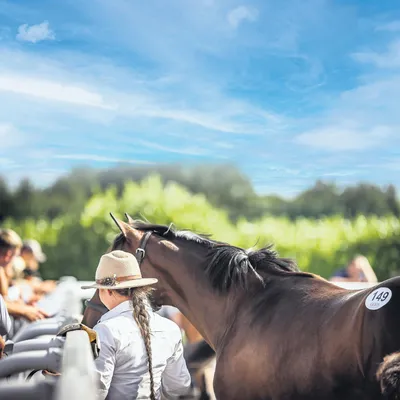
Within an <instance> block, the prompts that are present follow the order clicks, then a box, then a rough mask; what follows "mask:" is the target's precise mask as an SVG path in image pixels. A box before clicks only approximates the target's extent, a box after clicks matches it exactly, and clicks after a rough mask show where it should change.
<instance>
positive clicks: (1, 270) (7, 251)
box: [0, 229, 48, 321]
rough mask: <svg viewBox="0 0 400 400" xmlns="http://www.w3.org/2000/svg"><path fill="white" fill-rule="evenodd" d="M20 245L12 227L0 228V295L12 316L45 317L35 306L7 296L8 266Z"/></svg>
mask: <svg viewBox="0 0 400 400" xmlns="http://www.w3.org/2000/svg"><path fill="white" fill-rule="evenodd" d="M21 247H22V240H21V238H20V237H19V235H18V234H17V233H16V232H14V231H13V230H12V229H0V295H2V297H3V298H4V301H5V303H6V306H7V310H8V313H9V314H10V315H11V316H12V317H16V318H26V319H28V320H29V321H36V320H38V319H44V318H47V317H48V315H47V314H46V313H45V312H44V311H42V310H40V309H38V308H37V307H33V306H30V305H27V304H24V303H23V302H21V301H19V300H17V301H16V300H12V299H10V298H9V295H8V287H9V280H10V277H9V274H10V272H9V271H10V270H9V268H10V265H12V264H13V261H14V259H15V257H17V256H18V254H19V252H20V249H21Z"/></svg>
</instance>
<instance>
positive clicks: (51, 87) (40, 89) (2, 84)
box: [0, 72, 115, 109]
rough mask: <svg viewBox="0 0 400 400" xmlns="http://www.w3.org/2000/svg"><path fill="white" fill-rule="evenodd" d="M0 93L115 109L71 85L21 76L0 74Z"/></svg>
mask: <svg viewBox="0 0 400 400" xmlns="http://www.w3.org/2000/svg"><path fill="white" fill-rule="evenodd" d="M0 91H7V92H13V93H19V94H24V95H29V96H34V97H38V98H42V99H46V100H55V101H61V102H67V103H72V104H78V105H86V106H91V107H99V108H105V109H107V108H108V109H114V108H115V106H111V105H107V104H105V102H104V99H103V97H102V96H101V95H100V94H99V93H96V92H93V91H90V90H87V89H83V88H81V87H79V86H75V85H74V84H73V83H65V84H64V83H60V82H54V81H51V80H46V79H39V78H35V77H30V76H27V75H22V74H20V75H17V74H15V75H11V74H2V73H1V72H0Z"/></svg>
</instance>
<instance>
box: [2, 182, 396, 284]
mask: <svg viewBox="0 0 400 400" xmlns="http://www.w3.org/2000/svg"><path fill="white" fill-rule="evenodd" d="M116 193H117V191H116V189H115V188H113V187H111V188H109V189H108V190H107V191H105V192H98V193H97V194H95V195H94V196H93V197H92V198H90V199H89V201H88V202H87V203H86V205H85V208H84V209H83V210H82V212H81V213H80V214H79V215H74V214H71V215H67V216H64V217H62V218H58V219H56V220H53V221H46V220H40V221H34V220H25V221H24V222H23V223H18V224H17V223H15V222H14V221H11V220H7V221H6V222H5V225H6V226H8V227H11V228H13V229H15V230H16V231H17V232H18V233H19V234H20V235H21V236H22V237H23V238H28V237H29V238H36V239H37V240H39V241H40V242H41V243H42V245H43V248H44V251H45V252H46V253H47V255H48V261H47V262H46V263H45V264H44V265H43V266H42V271H43V275H44V276H45V277H47V278H58V277H60V276H63V275H74V276H76V277H77V278H78V279H83V280H86V279H92V278H93V275H94V271H95V269H96V266H97V263H98V259H99V257H100V255H101V254H102V253H103V252H105V251H106V249H107V248H108V246H109V245H110V243H111V241H112V239H113V238H114V237H115V235H116V234H117V233H118V229H117V228H116V226H115V225H114V223H113V221H112V219H111V218H110V216H109V213H110V212H113V213H114V214H116V215H118V216H119V217H121V218H122V217H123V215H124V213H125V212H127V213H129V214H130V215H131V216H132V217H145V218H147V219H148V220H149V221H151V222H155V223H162V224H170V223H171V222H173V223H174V225H175V226H176V227H178V228H188V229H191V230H194V231H196V232H199V233H211V234H212V235H213V237H214V238H215V239H218V240H222V241H227V242H229V243H231V244H233V245H237V246H241V247H244V248H250V247H253V246H254V247H260V246H264V245H266V244H269V243H273V244H274V245H275V248H276V250H277V251H278V252H279V253H280V255H281V256H285V257H293V258H295V259H296V260H297V262H298V265H299V267H300V268H301V269H302V270H308V271H311V272H314V273H317V274H319V275H321V276H323V277H329V276H330V275H331V273H332V272H333V271H334V270H335V269H337V268H340V267H342V266H343V265H345V264H346V263H347V262H348V260H349V259H350V258H352V257H353V256H354V255H355V254H356V253H362V254H364V255H365V256H367V257H368V259H369V260H370V262H371V264H372V266H373V268H374V269H375V271H376V273H377V275H378V278H379V279H380V280H383V279H386V278H388V277H390V276H393V275H394V274H397V271H398V263H397V260H399V259H400V257H399V256H400V222H399V219H398V218H396V217H385V218H377V217H371V218H365V217H363V216H360V217H358V218H357V219H355V220H351V221H350V220H346V219H343V218H342V217H339V216H336V217H330V218H324V219H321V220H307V219H298V220H296V221H295V222H293V221H290V220H288V219H286V218H276V217H270V216H265V217H264V218H262V219H261V220H259V221H257V222H249V221H246V220H245V219H243V218H242V219H239V220H238V222H237V223H236V224H233V223H232V222H231V221H230V220H229V218H228V215H227V212H226V211H225V210H222V209H217V208H214V207H213V206H212V205H211V204H210V203H209V202H208V201H207V199H206V198H205V196H203V195H201V194H198V195H193V194H191V193H189V192H188V191H187V190H186V189H185V188H184V187H183V186H180V185H178V184H176V183H168V184H166V185H165V186H164V185H163V184H162V182H161V179H160V178H159V177H158V176H151V177H149V178H147V179H145V180H143V181H142V182H141V183H134V182H130V183H127V184H126V185H125V188H124V190H123V193H122V195H121V196H120V197H118V196H117V194H116Z"/></svg>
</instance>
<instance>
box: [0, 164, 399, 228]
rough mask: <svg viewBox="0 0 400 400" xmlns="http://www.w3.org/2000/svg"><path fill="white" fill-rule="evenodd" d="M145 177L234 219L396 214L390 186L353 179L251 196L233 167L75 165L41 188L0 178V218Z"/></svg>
mask: <svg viewBox="0 0 400 400" xmlns="http://www.w3.org/2000/svg"><path fill="white" fill-rule="evenodd" d="M151 175H158V176H159V177H160V179H161V182H162V184H163V185H165V184H169V183H177V184H179V185H181V186H184V187H185V188H186V189H187V190H188V191H189V192H191V193H193V194H196V195H204V196H205V197H206V198H207V200H208V201H209V202H210V203H211V204H212V205H213V206H214V207H217V208H219V209H224V210H225V211H226V213H227V215H228V217H229V219H230V220H231V221H233V222H234V223H236V222H237V221H238V219H240V218H241V217H244V218H246V219H248V220H258V219H260V218H262V217H263V216H265V215H266V214H268V215H275V216H286V217H288V218H290V219H292V220H295V219H297V218H298V217H306V218H313V219H315V218H322V217H325V216H334V215H338V214H340V215H342V216H344V217H346V218H354V217H356V216H357V215H360V214H363V215H377V216H386V215H394V216H397V217H398V216H400V209H399V203H398V200H397V197H396V190H395V188H394V186H393V185H389V186H388V187H387V188H380V187H378V186H375V185H370V184H366V183H359V184H357V185H355V186H351V187H346V188H344V189H339V188H338V187H337V186H336V185H335V184H333V183H327V182H321V181H317V182H316V184H315V185H314V186H313V187H311V188H309V189H307V190H305V191H303V192H302V193H300V194H299V195H298V196H296V197H295V198H294V199H291V200H285V199H282V198H281V197H279V196H277V195H273V196H272V195H268V196H262V195H258V194H256V193H255V191H254V189H253V186H252V184H251V182H250V180H249V178H248V177H246V176H245V175H243V174H242V173H241V172H240V171H239V170H238V169H237V168H236V167H235V166H233V165H229V164H223V165H208V164H207V165H192V166H188V165H185V166H182V165H175V164H165V165H154V166H153V165H152V166H146V167H137V166H131V165H130V166H119V167H116V168H113V169H109V170H96V169H89V168H79V169H75V170H72V171H71V172H70V173H69V174H68V175H66V176H63V177H61V178H59V179H58V180H57V181H56V182H55V183H54V184H53V185H51V186H50V187H48V188H46V189H36V188H34V187H33V186H32V184H31V183H30V182H29V181H28V180H24V181H22V182H21V183H20V184H19V186H18V187H17V189H16V190H15V191H14V192H12V191H11V190H10V189H9V188H8V187H7V185H6V183H5V181H4V180H2V179H1V178H0V222H1V221H2V220H4V219H6V218H13V219H16V220H23V219H25V218H29V217H33V218H35V219H40V218H49V219H53V218H56V217H62V216H64V215H67V214H68V215H71V214H79V213H80V212H81V210H82V209H83V207H84V206H85V204H86V202H87V201H88V199H89V198H91V196H93V195H94V194H95V193H97V192H99V191H100V192H102V191H105V190H107V189H108V188H114V189H113V190H115V191H116V194H117V195H118V196H120V195H121V194H122V192H123V191H124V190H125V189H124V188H125V184H126V183H128V182H136V184H139V182H141V181H143V179H145V178H147V177H149V176H151Z"/></svg>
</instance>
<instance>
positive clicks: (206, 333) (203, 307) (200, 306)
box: [157, 258, 231, 348]
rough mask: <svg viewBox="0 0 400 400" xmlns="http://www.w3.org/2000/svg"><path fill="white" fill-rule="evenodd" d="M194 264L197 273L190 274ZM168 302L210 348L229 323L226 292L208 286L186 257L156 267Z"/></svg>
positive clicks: (215, 344)
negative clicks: (168, 264) (182, 260)
mask: <svg viewBox="0 0 400 400" xmlns="http://www.w3.org/2000/svg"><path fill="white" fill-rule="evenodd" d="M194 268H196V271H197V273H195V274H193V269H194ZM157 272H158V273H157V275H158V276H157V277H158V278H159V280H160V281H161V282H162V284H163V288H164V290H165V291H166V295H167V298H168V300H169V301H168V305H172V306H175V307H176V308H178V309H179V310H180V311H181V312H182V314H183V315H184V316H185V317H186V318H187V319H188V320H189V321H190V323H191V324H193V326H194V327H195V328H196V329H197V330H198V331H199V332H200V334H201V335H202V336H203V338H204V339H205V340H206V341H207V342H208V343H209V344H210V345H211V346H212V347H214V348H216V347H217V346H218V343H219V342H220V339H221V338H222V337H223V336H224V335H225V332H226V329H227V327H228V326H229V324H230V315H231V310H230V303H229V301H228V297H227V296H222V295H218V294H216V293H215V291H214V290H213V289H212V288H211V285H210V283H209V282H208V279H207V278H206V276H205V274H203V273H202V271H201V268H200V267H198V266H197V265H195V262H193V261H190V258H189V259H186V260H185V262H183V263H182V262H180V263H179V265H178V263H176V264H175V265H173V266H170V267H166V268H162V269H161V268H157Z"/></svg>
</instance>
